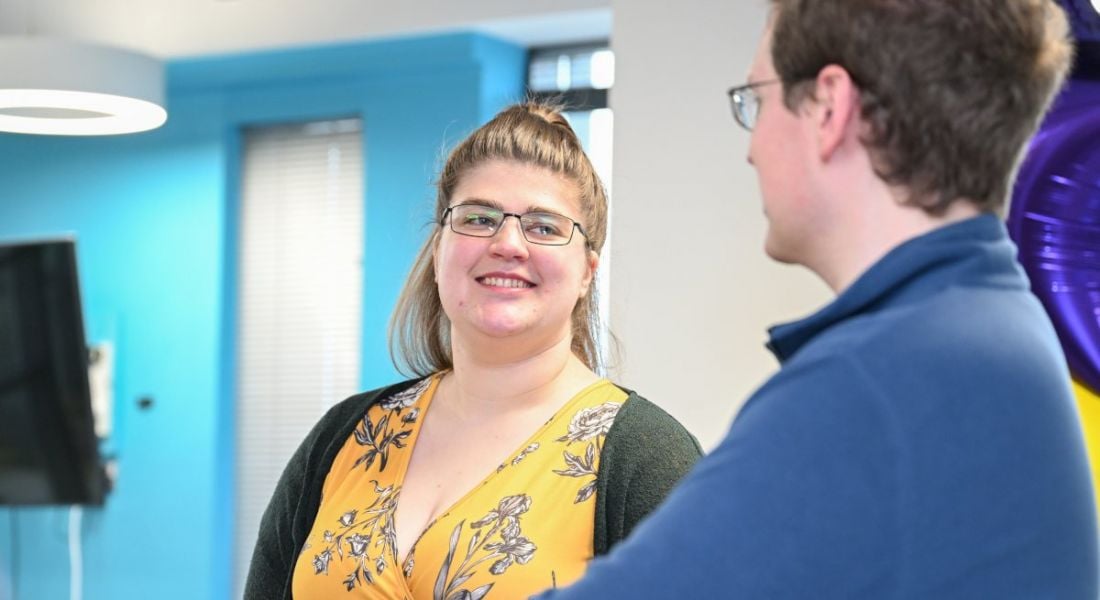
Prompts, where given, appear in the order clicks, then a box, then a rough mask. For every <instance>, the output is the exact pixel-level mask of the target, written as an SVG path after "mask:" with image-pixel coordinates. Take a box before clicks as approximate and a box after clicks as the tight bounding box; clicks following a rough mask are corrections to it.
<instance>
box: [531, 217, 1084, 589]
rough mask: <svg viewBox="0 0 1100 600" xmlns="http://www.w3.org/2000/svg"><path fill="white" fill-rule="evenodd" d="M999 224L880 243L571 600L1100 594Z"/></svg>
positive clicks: (1051, 370) (1068, 453)
mask: <svg viewBox="0 0 1100 600" xmlns="http://www.w3.org/2000/svg"><path fill="white" fill-rule="evenodd" d="M1015 256H1016V248H1015V246H1014V245H1013V244H1012V243H1011V241H1010V240H1009V239H1008V237H1007V235H1006V232H1005V228H1004V226H1003V225H1002V223H1001V222H1000V221H999V220H998V219H997V218H996V217H994V216H992V215H983V216H980V217H977V218H974V219H970V220H967V221H964V222H961V223H957V224H954V225H951V226H948V227H944V228H941V229H939V230H936V231H934V232H932V233H929V234H927V235H924V236H922V237H919V238H916V239H913V240H910V241H908V242H906V243H905V244H903V245H901V246H899V247H897V248H895V249H894V250H893V251H891V252H890V253H889V254H888V255H887V256H885V257H884V258H883V259H882V260H880V261H879V262H878V263H876V264H875V265H874V266H873V267H872V268H871V269H869V270H868V271H867V272H866V273H865V274H864V275H863V276H862V277H861V278H860V279H859V280H858V281H856V282H855V283H854V284H853V285H852V286H851V287H850V288H849V289H847V290H846V291H845V292H844V293H843V294H841V295H840V296H839V297H838V298H837V299H836V300H835V301H834V302H833V303H832V304H830V305H828V306H827V307H825V308H824V309H823V310H821V311H820V312H818V313H816V314H814V315H813V316H811V317H809V318H807V319H804V320H802V321H798V322H795V323H791V324H788V325H783V326H779V327H776V328H774V329H773V330H772V331H771V342H770V344H769V347H770V348H771V349H772V351H773V352H774V353H775V355H776V356H777V357H778V358H779V360H780V361H781V362H782V368H781V369H780V371H779V373H778V374H776V375H775V376H774V377H773V378H772V379H771V380H770V381H768V382H767V383H766V384H765V385H764V386H763V387H761V389H760V390H758V391H757V392H756V393H755V394H754V395H753V396H752V397H751V398H750V399H749V401H748V402H747V403H746V405H745V407H744V408H743V410H742V411H741V413H740V414H739V415H738V417H737V419H736V420H735V421H734V423H733V426H732V427H731V429H730V431H729V433H728V434H727V436H726V438H725V439H724V440H723V441H722V443H721V444H720V445H719V446H718V447H717V448H716V449H715V450H714V452H713V453H711V454H710V455H709V456H707V457H705V458H704V459H703V460H702V461H701V462H700V463H698V465H697V466H696V468H695V469H694V470H693V471H692V472H691V473H690V474H689V475H688V476H687V477H686V478H685V479H684V481H683V482H682V483H681V484H680V486H679V487H678V488H677V489H676V490H675V491H674V492H673V493H672V495H671V496H670V497H669V498H668V500H667V501H666V502H665V504H664V505H663V506H662V507H660V508H659V509H658V510H657V511H656V512H654V513H653V514H652V515H650V516H649V517H648V518H647V519H646V520H644V521H643V522H642V523H641V524H640V525H639V527H638V528H637V529H636V530H635V531H634V533H633V534H632V535H631V536H630V537H629V538H627V540H626V541H624V542H623V543H621V544H620V545H618V546H617V547H615V548H614V549H612V552H611V553H610V555H608V556H606V557H604V558H600V559H597V560H595V561H594V562H593V563H592V566H591V567H590V569H589V571H588V573H587V574H586V575H585V577H584V578H583V579H582V580H581V581H580V582H578V583H577V584H575V585H573V586H571V587H569V588H567V589H564V590H558V591H555V592H549V593H547V594H544V595H543V596H540V598H541V599H543V600H572V599H574V598H601V599H603V598H706V599H710V598H750V599H758V598H876V599H879V598H937V599H947V598H967V599H971V598H976V599H986V598H989V599H993V598H996V599H1004V598H1029V599H1030V598H1057V599H1067V600H1068V599H1082V600H1084V599H1089V600H1094V599H1095V598H1097V593H1098V566H1097V561H1098V558H1097V539H1098V538H1097V525H1096V513H1095V511H1096V508H1095V504H1094V502H1093V495H1092V487H1091V481H1090V475H1089V470H1088V465H1087V458H1086V455H1085V449H1084V443H1083V439H1082V433H1081V428H1080V424H1079V421H1078V417H1077V414H1076V411H1075V408H1074V404H1073V398H1072V396H1071V391H1070V388H1069V375H1068V373H1067V371H1066V367H1065V361H1064V358H1063V356H1062V353H1061V351H1060V349H1059V346H1058V340H1057V339H1056V338H1055V334H1054V331H1053V328H1052V327H1051V325H1050V322H1049V320H1048V319H1047V317H1046V315H1045V313H1044V312H1043V309H1042V307H1041V306H1040V304H1039V302H1038V301H1037V300H1036V299H1035V297H1034V296H1033V295H1032V294H1031V293H1030V291H1029V289H1028V283H1027V279H1026V277H1025V275H1024V273H1023V272H1022V270H1021V269H1020V268H1019V266H1018V265H1017V263H1016V260H1015Z"/></svg>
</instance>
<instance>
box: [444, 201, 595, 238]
mask: <svg viewBox="0 0 1100 600" xmlns="http://www.w3.org/2000/svg"><path fill="white" fill-rule="evenodd" d="M448 215H450V217H451V231H453V232H455V233H457V234H459V235H468V236H471V237H482V238H487V237H493V236H494V235H496V233H497V231H500V228H501V226H503V225H504V221H505V220H506V219H507V218H508V217H515V218H516V220H518V221H519V230H520V231H521V232H522V233H523V238H524V239H526V240H527V241H528V242H531V243H532V244H539V245H542V246H565V245H567V244H568V243H569V242H571V241H572V240H573V230H574V229H578V230H580V232H581V235H583V236H584V237H585V243H587V239H588V234H587V233H585V232H584V228H583V227H581V224H580V223H577V222H576V221H574V220H573V219H570V218H569V217H567V216H565V215H559V214H557V213H552V212H529V213H524V214H522V215H520V214H516V213H510V212H504V211H502V210H500V209H497V208H493V207H491V206H485V205H483V204H456V205H455V206H451V207H448V208H447V210H445V211H443V217H442V218H440V219H439V226H440V227H442V226H443V224H444V223H446V221H447V216H448Z"/></svg>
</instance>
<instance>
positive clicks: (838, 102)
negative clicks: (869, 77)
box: [810, 65, 860, 161]
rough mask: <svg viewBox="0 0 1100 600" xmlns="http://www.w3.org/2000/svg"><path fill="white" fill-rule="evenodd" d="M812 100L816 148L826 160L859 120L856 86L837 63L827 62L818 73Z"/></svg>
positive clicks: (823, 159)
mask: <svg viewBox="0 0 1100 600" xmlns="http://www.w3.org/2000/svg"><path fill="white" fill-rule="evenodd" d="M815 83H816V84H817V85H816V88H815V90H814V102H812V103H811V104H810V106H811V111H812V113H813V116H814V126H815V129H816V132H817V152H818V156H819V158H821V160H822V161H828V160H829V159H830V158H831V157H832V156H833V153H835V152H836V150H837V148H839V147H840V145H841V144H842V143H843V142H844V139H845V137H847V136H848V132H849V128H851V127H858V126H859V120H860V101H859V88H858V87H856V84H855V82H854V81H852V76H851V75H850V74H849V73H848V71H847V70H846V69H845V68H844V67H841V66H839V65H826V66H825V67H824V68H822V69H821V71H819V72H818V74H817V81H816V82H815Z"/></svg>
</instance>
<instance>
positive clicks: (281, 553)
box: [244, 380, 702, 600]
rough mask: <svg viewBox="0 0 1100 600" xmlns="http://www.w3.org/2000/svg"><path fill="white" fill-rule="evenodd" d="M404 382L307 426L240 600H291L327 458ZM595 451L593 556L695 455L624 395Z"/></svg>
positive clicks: (654, 413) (659, 418) (664, 422)
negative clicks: (600, 448)
mask: <svg viewBox="0 0 1100 600" xmlns="http://www.w3.org/2000/svg"><path fill="white" fill-rule="evenodd" d="M418 381H420V380H410V381H405V382H402V383H398V384H396V385H392V386H389V387H385V388H381V389H377V390H374V391H370V392H365V393H362V394H358V395H356V396H352V397H351V398H348V399H347V400H344V401H343V402H341V403H339V404H337V405H336V406H333V407H332V408H331V409H329V411H328V413H326V414H325V416H324V417H322V418H321V420H320V421H319V422H318V423H317V425H315V426H314V427H313V430H312V431H310V432H309V435H307V436H306V439H305V440H304V441H303V442H302V444H301V445H300V446H299V447H298V450H297V451H296V452H295V453H294V456H292V457H291V459H290V463H289V464H287V466H286V469H285V470H284V471H283V475H282V477H280V478H279V483H278V485H277V486H276V487H275V492H274V494H272V497H271V502H270V503H269V504H268V506H267V510H266V511H264V516H263V520H262V521H261V522H260V532H259V536H258V538H257V540H256V549H255V550H254V551H253V553H252V564H251V566H250V567H249V570H248V582H247V583H246V584H245V592H244V597H245V599H246V600H270V599H273V598H286V599H289V598H291V581H290V580H291V575H292V573H293V572H294V564H295V562H296V561H297V560H298V554H299V552H300V550H301V548H302V546H303V544H305V541H306V537H307V536H308V535H309V532H310V530H311V529H312V528H313V520H314V518H315V517H316V515H317V509H318V506H319V505H320V501H321V487H322V486H323V485H324V482H325V477H326V476H327V475H328V471H329V468H330V467H331V466H332V461H333V460H334V459H335V458H336V454H337V453H338V452H339V451H340V448H341V447H342V446H343V445H344V442H345V441H346V440H347V439H348V436H350V435H351V433H352V431H354V429H355V427H356V425H358V423H359V421H360V419H362V417H363V415H364V414H365V413H366V411H367V409H369V408H370V407H371V406H373V405H374V404H375V403H376V402H378V401H380V400H383V399H385V398H388V397H389V396H392V395H393V394H396V393H398V392H400V391H402V390H404V389H407V388H409V387H411V386H412V385H414V384H416V383H417V382H418ZM624 391H626V392H627V393H628V394H629V396H628V397H627V399H626V402H625V403H624V404H623V406H622V408H621V409H619V413H618V415H617V416H616V417H615V422H614V423H613V424H612V426H611V429H610V430H609V431H608V432H607V438H606V439H605V441H604V446H603V451H602V452H601V453H600V466H599V472H598V473H597V474H596V521H595V532H594V534H593V537H592V547H593V550H594V551H595V553H596V554H597V555H599V554H606V553H607V551H608V550H609V549H610V548H611V547H612V546H614V545H615V544H616V543H618V542H619V541H620V540H622V539H623V538H625V537H626V536H627V534H629V533H630V531H631V530H632V529H634V526H635V525H637V524H638V521H640V520H641V519H642V517H644V516H646V515H647V514H649V513H650V512H651V511H652V510H653V509H654V508H656V506H657V505H658V504H660V502H661V501H662V500H663V499H664V497H665V496H666V495H667V494H668V492H669V491H670V490H671V489H672V487H673V486H674V485H675V484H676V482H678V481H679V480H680V478H681V477H683V476H684V475H685V474H686V473H687V472H688V470H689V469H690V468H691V466H692V465H693V464H694V463H695V461H696V460H698V458H699V457H700V456H701V455H702V452H701V450H700V448H699V443H698V442H697V441H696V440H695V438H694V437H692V435H691V434H690V433H688V432H687V430H686V429H684V427H683V426H682V425H680V423H679V422H677V421H676V420H675V419H673V418H672V417H671V416H669V414H668V413H666V412H665V411H663V410H661V409H660V408H658V407H657V406H656V405H654V404H653V403H651V402H649V401H648V400H646V399H645V398H642V397H641V396H639V395H637V394H635V393H634V392H632V391H630V390H624Z"/></svg>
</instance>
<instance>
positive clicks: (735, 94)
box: [726, 79, 783, 131]
mask: <svg viewBox="0 0 1100 600" xmlns="http://www.w3.org/2000/svg"><path fill="white" fill-rule="evenodd" d="M776 83H783V80H782V79H768V80H766V81H754V82H752V83H746V84H744V85H738V86H734V87H731V88H730V89H728V90H726V96H728V97H729V100H730V111H732V112H733V120H735V121H737V124H738V125H740V126H741V127H743V128H744V129H745V131H752V129H753V127H756V119H757V116H758V115H759V114H760V95H759V94H757V93H756V88H758V87H762V86H765V85H773V84H776ZM747 93H752V95H753V101H754V102H755V103H756V108H757V111H756V115H753V117H752V122H751V123H750V122H748V121H749V117H748V116H747V115H746V114H745V113H744V111H743V110H741V108H742V107H744V106H745V105H746V104H745V101H744V98H745V97H746V94H747Z"/></svg>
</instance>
